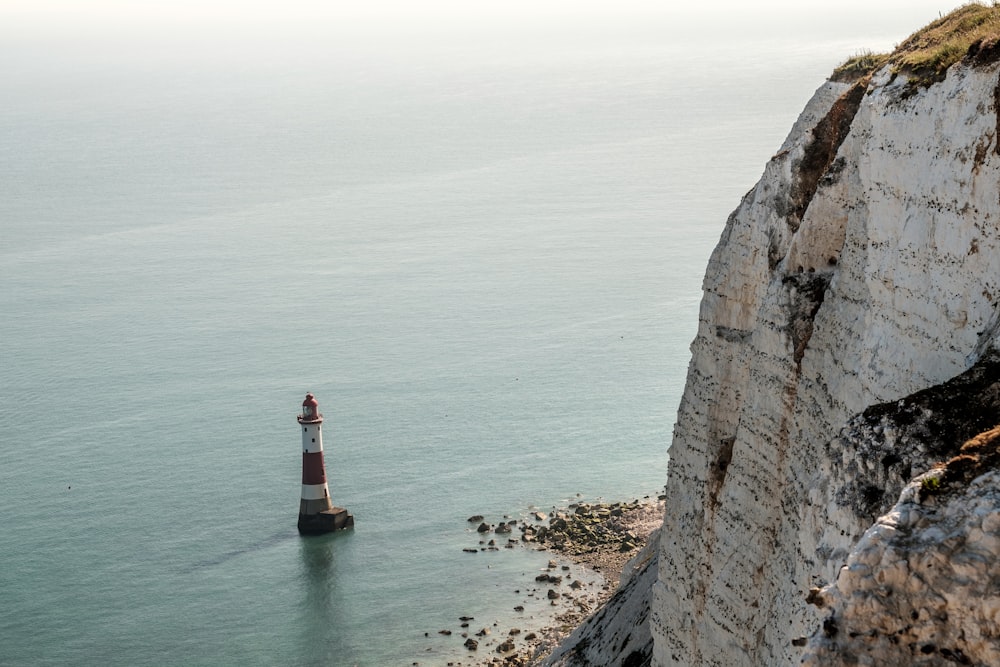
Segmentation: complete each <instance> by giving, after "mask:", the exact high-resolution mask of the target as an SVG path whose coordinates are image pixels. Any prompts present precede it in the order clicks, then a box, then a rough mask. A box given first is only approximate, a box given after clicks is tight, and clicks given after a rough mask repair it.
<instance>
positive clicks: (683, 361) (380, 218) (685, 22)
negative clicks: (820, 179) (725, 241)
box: [0, 2, 949, 667]
mask: <svg viewBox="0 0 1000 667" xmlns="http://www.w3.org/2000/svg"><path fill="white" fill-rule="evenodd" d="M81 4H82V3H81ZM724 4H725V3H723V5H724ZM846 4H847V5H851V3H850V2H848V3H846ZM855 4H857V7H856V8H855V11H856V12H857V13H854V14H853V15H852V12H851V7H850V6H845V5H842V4H839V5H838V8H837V11H836V12H835V11H834V10H832V9H828V10H823V11H825V12H827V13H823V12H821V11H820V9H819V7H820V5H819V4H816V5H815V6H814V5H810V4H809V3H795V7H799V5H801V6H803V7H806V8H807V9H805V10H803V9H801V8H798V9H795V8H793V5H791V4H788V3H784V4H781V3H778V5H776V6H775V7H774V8H771V9H770V10H768V9H767V7H766V6H765V7H763V8H758V9H757V10H755V11H750V10H749V9H747V7H743V6H742V5H735V4H734V5H733V9H732V11H731V12H730V13H728V14H726V15H725V16H719V15H717V14H709V13H706V12H708V10H707V9H705V10H699V9H698V8H688V9H686V10H684V11H685V12H687V13H684V12H680V13H678V12H679V11H680V10H676V8H675V9H671V8H669V7H662V8H661V7H658V6H655V5H648V6H646V5H641V4H636V3H631V4H630V3H628V2H626V3H614V6H612V3H589V4H588V3H581V4H579V5H578V6H577V5H572V4H565V3H564V4H560V5H552V6H549V5H538V6H533V5H529V4H528V3H524V4H523V5H519V4H517V3H513V4H512V5H510V6H497V7H492V8H487V9H482V10H481V11H480V10H477V11H479V13H477V12H476V11H471V10H469V9H468V6H466V5H461V6H460V5H440V6H437V7H436V10H437V11H436V12H428V13H425V12H423V11H415V10H414V8H415V7H417V6H418V5H416V4H413V5H407V6H404V5H398V6H394V9H395V13H393V12H390V13H388V14H379V13H378V12H376V11H369V12H367V13H366V12H365V11H362V10H360V9H357V8H355V10H351V11H349V10H346V9H343V10H342V8H341V9H338V6H337V5H336V4H332V5H331V6H329V7H323V6H320V5H318V4H317V5H305V4H303V5H299V4H296V3H294V2H292V3H283V4H281V3H273V2H256V3H249V4H247V5H246V9H245V11H244V10H238V9H237V6H235V5H226V4H222V3H216V4H214V5H213V4H212V3H209V5H208V6H209V7H214V8H215V9H218V10H219V11H218V12H216V13H212V12H211V11H209V10H206V9H205V8H204V7H203V6H201V5H198V4H196V3H183V2H182V3H179V4H177V5H172V6H171V7H169V8H168V7H161V8H160V9H159V10H156V9H155V8H153V7H152V5H153V3H149V4H148V5H146V4H144V5H142V6H140V5H139V4H138V3H135V4H132V5H130V4H128V3H122V2H117V3H116V2H103V3H100V2H98V3H93V6H92V7H91V8H90V9H92V10H93V11H90V10H87V11H85V10H84V9H81V7H80V6H79V5H74V4H73V3H53V2H49V3H48V5H45V4H44V3H43V5H42V8H41V9H38V8H37V7H36V6H34V5H32V6H31V7H29V6H28V4H27V3H25V4H22V3H11V4H8V5H3V6H0V18H2V19H3V20H0V59H2V60H3V62H4V63H5V64H4V67H3V68H2V69H0V100H3V104H0V195H2V196H0V451H2V464H0V529H2V538H0V601H2V604H0V665H16V666H21V665H25V666H28V665H30V666H34V665H128V666H133V667H138V666H141V665H157V666H163V665H316V666H319V665H331V666H335V667H339V666H341V665H345V666H346V665H367V666H384V665H385V666H394V665H412V664H416V663H419V664H420V665H445V664H447V663H449V662H462V661H464V662H465V664H470V663H472V662H474V661H475V660H476V659H485V658H486V657H488V656H486V655H485V654H484V655H474V654H472V653H470V652H469V651H468V650H466V649H465V648H464V647H463V646H462V639H461V638H460V635H459V629H458V619H459V617H460V616H471V617H474V618H475V620H474V621H473V622H472V626H473V629H475V628H478V627H479V626H484V627H489V626H491V625H492V624H493V623H499V624H501V625H503V624H505V623H506V624H508V625H509V624H511V623H517V624H518V625H519V626H520V627H521V628H523V629H524V631H525V632H527V631H529V630H531V629H533V628H540V627H543V626H544V625H546V624H547V623H549V622H551V618H550V610H549V609H548V607H547V606H546V605H547V603H546V602H539V603H537V604H534V603H533V602H532V601H528V602H529V604H528V608H527V609H526V610H525V611H524V612H515V611H514V606H516V605H519V604H522V605H523V604H525V593H524V590H521V589H523V588H524V587H525V583H526V582H531V581H533V579H534V575H535V574H536V573H537V572H538V571H539V570H540V569H542V568H544V567H545V566H546V563H547V561H548V559H549V558H551V557H552V555H551V554H549V553H547V552H539V551H535V550H533V549H531V548H521V547H519V548H516V549H499V550H498V551H476V552H475V553H470V552H469V551H466V550H465V549H467V548H469V547H471V548H472V549H473V550H476V549H478V547H479V540H480V539H482V538H481V537H480V536H479V535H478V534H477V533H476V532H475V524H471V523H469V522H468V521H467V519H468V517H469V516H470V515H474V514H481V515H484V516H485V517H486V520H487V521H492V522H497V521H499V520H501V519H502V518H504V517H512V518H524V517H526V516H527V515H528V514H529V513H530V512H533V511H535V510H540V511H551V510H552V508H554V507H565V506H567V505H568V504H570V503H573V502H579V501H581V500H583V501H588V502H592V501H598V500H602V499H603V500H607V501H616V500H631V499H633V498H644V497H655V495H656V494H657V493H658V492H661V490H662V488H663V486H664V484H665V482H666V477H667V469H668V451H667V450H668V447H669V444H670V439H671V432H672V428H673V423H674V419H675V416H676V411H677V407H678V403H679V401H680V397H681V393H682V391H683V387H684V380H685V373H686V369H687V365H688V361H689V356H690V355H689V345H690V342H691V340H692V338H693V337H694V335H695V332H696V329H697V322H698V304H699V300H700V297H701V280H702V277H703V274H704V270H705V266H706V262H707V260H708V257H709V254H710V252H711V250H712V248H713V246H714V245H715V243H716V242H717V240H718V238H719V234H720V232H721V230H722V228H723V225H724V223H725V221H726V218H727V216H728V215H729V213H730V212H731V211H732V210H733V209H734V208H735V207H736V206H737V205H738V203H739V201H740V198H741V197H742V196H743V194H744V193H746V192H747V191H748V190H749V189H750V188H751V187H752V186H753V184H754V182H755V181H756V180H757V178H758V177H759V175H760V173H761V172H762V170H763V167H764V165H765V164H766V162H767V161H768V159H769V158H770V157H771V156H772V155H773V154H774V153H775V152H776V151H777V150H778V148H779V146H780V145H781V142H782V141H783V139H784V137H785V135H786V133H787V132H788V130H789V129H790V127H791V125H792V123H793V122H794V120H795V118H796V116H797V115H798V113H799V112H800V111H801V109H802V107H803V106H804V104H805V103H806V101H807V100H808V99H809V97H810V96H811V94H812V93H813V91H814V90H815V89H816V88H817V87H818V86H820V85H821V84H822V83H823V81H824V79H825V78H826V77H827V76H828V75H829V73H830V72H831V71H832V69H833V68H834V67H835V66H836V65H837V64H839V63H840V62H842V61H843V60H844V59H845V58H846V57H848V56H850V55H852V54H854V53H857V52H860V51H862V50H864V49H869V48H870V49H875V50H885V49H888V48H891V47H892V45H893V44H894V43H897V42H898V41H899V40H900V39H902V38H903V37H905V35H906V34H908V33H909V32H910V31H912V30H914V29H916V28H918V27H919V26H920V25H922V24H924V23H926V22H928V21H929V20H931V19H933V18H936V11H937V8H936V6H934V5H933V4H932V3H924V4H926V5H927V10H926V11H923V12H918V11H916V10H915V9H913V7H915V5H914V4H913V3H905V4H899V5H898V8H899V9H898V11H896V12H895V14H893V12H890V11H885V12H883V14H884V15H883V14H878V12H876V11H875V10H874V9H869V10H867V11H868V17H867V19H865V20H861V19H860V18H859V14H860V13H863V12H864V11H866V10H864V9H862V7H863V5H861V3H855ZM917 4H919V3H917ZM164 5H166V3H164ZM764 5H766V3H764ZM825 6H826V5H825V4H824V5H823V7H825ZM32 7H34V8H32ZM483 7H486V6H485V5H483ZM904 7H905V9H902V8H904ZM930 7H935V8H934V10H933V11H931V10H930V9H929V8H930ZM46 8H48V9H46ZM546 8H547V10H548V11H546ZM941 9H949V7H942V8H941ZM49 10H51V11H49ZM699 11H701V12H702V13H699ZM768 11H770V13H768ZM102 12H103V13H102ZM185 12H189V14H188V13H185ZM779 16H780V17H781V18H782V20H780V21H779V20H778V18H777V17H779ZM307 392H311V393H313V394H314V395H315V396H316V398H317V400H318V401H319V405H320V410H321V412H322V413H323V415H324V418H325V421H324V429H323V432H324V445H325V449H326V466H327V477H328V480H329V487H330V492H331V495H332V498H333V501H334V503H335V504H337V505H340V506H343V507H346V508H348V509H349V510H350V511H351V512H352V513H353V515H354V517H355V521H356V525H355V527H354V528H353V529H352V530H349V531H345V532H342V533H337V534H332V535H327V536H321V537H308V538H304V537H300V536H299V534H298V532H297V530H296V520H297V513H298V506H299V498H300V481H301V480H300V475H301V472H300V471H301V456H300V452H301V441H300V433H299V431H300V429H299V426H298V425H297V423H296V420H295V417H296V415H297V414H298V412H299V409H300V406H301V403H302V400H303V398H304V397H305V394H306V393H307ZM515 591H517V592H515ZM532 605H533V606H532ZM442 629H452V630H454V633H453V634H452V635H450V636H449V635H443V634H440V633H439V630H442Z"/></svg>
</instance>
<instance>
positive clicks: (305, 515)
mask: <svg viewBox="0 0 1000 667" xmlns="http://www.w3.org/2000/svg"><path fill="white" fill-rule="evenodd" d="M298 421H299V425H300V426H301V427H302V501H301V502H300V503H299V532H300V533H302V534H307V535H312V534H317V533H329V532H332V531H335V530H342V529H344V528H350V527H351V526H353V525H354V517H353V516H351V514H350V513H349V512H348V511H347V510H345V509H344V508H342V507H334V506H333V503H331V502H330V489H329V487H327V485H326V467H325V466H324V465H323V415H321V414H320V412H319V403H317V401H316V398H315V397H314V396H313V395H312V394H306V400H304V401H302V414H300V415H299V417H298Z"/></svg>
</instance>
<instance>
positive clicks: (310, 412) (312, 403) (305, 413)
mask: <svg viewBox="0 0 1000 667" xmlns="http://www.w3.org/2000/svg"><path fill="white" fill-rule="evenodd" d="M299 421H300V422H318V421H323V415H321V414H320V413H319V402H318V401H317V400H316V397H315V396H313V395H312V394H306V398H305V400H304V401H302V414H301V415H299Z"/></svg>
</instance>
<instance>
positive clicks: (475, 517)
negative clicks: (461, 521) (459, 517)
mask: <svg viewBox="0 0 1000 667" xmlns="http://www.w3.org/2000/svg"><path fill="white" fill-rule="evenodd" d="M483 518H484V517H483V515H482V514H474V515H472V516H470V517H469V519H468V521H469V523H476V522H477V521H482V520H483Z"/></svg>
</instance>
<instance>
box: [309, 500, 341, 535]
mask: <svg viewBox="0 0 1000 667" xmlns="http://www.w3.org/2000/svg"><path fill="white" fill-rule="evenodd" d="M353 527H354V516H353V515H352V514H351V513H350V512H348V511H347V510H345V509H344V508H343V507H333V508H330V509H328V510H324V511H322V512H318V513H316V514H299V533H301V534H302V535H322V534H323V533H332V532H335V531H338V530H344V529H345V528H353Z"/></svg>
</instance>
